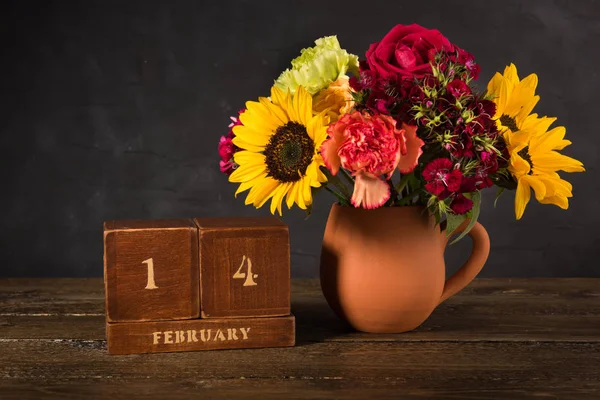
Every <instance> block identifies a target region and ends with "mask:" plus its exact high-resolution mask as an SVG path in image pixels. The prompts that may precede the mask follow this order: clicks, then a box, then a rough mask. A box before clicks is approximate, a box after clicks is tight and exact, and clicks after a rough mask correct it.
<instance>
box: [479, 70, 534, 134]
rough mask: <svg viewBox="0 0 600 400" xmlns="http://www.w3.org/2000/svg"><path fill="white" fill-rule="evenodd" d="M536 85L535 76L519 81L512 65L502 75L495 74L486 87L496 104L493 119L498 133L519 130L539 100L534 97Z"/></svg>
mask: <svg viewBox="0 0 600 400" xmlns="http://www.w3.org/2000/svg"><path fill="white" fill-rule="evenodd" d="M537 84H538V77H537V75H536V74H531V75H529V76H527V77H526V78H525V79H523V80H520V79H519V75H518V74H517V67H515V65H514V64H510V65H509V66H508V67H506V68H505V69H504V74H502V75H500V73H499V72H496V74H495V75H494V76H493V77H492V79H491V80H490V82H489V83H488V86H487V93H488V95H490V96H491V97H492V100H493V101H494V103H496V115H494V118H493V119H494V120H495V121H496V124H497V126H498V130H500V132H502V133H504V132H506V131H508V130H510V131H513V132H516V131H518V130H519V129H521V127H522V125H523V123H524V122H525V119H526V118H527V116H528V115H529V114H530V113H531V111H532V110H533V108H534V107H535V105H536V104H537V102H538V101H539V100H540V96H536V95H535V89H536V87H537Z"/></svg>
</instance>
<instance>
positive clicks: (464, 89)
mask: <svg viewBox="0 0 600 400" xmlns="http://www.w3.org/2000/svg"><path fill="white" fill-rule="evenodd" d="M446 89H447V90H448V92H450V94H451V95H452V96H454V97H455V98H457V99H458V98H460V97H462V96H465V95H468V94H471V88H470V87H469V85H467V84H466V83H465V81H463V80H460V79H454V80H452V82H450V83H449V84H448V86H446Z"/></svg>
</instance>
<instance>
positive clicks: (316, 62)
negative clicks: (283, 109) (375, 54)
mask: <svg viewBox="0 0 600 400" xmlns="http://www.w3.org/2000/svg"><path fill="white" fill-rule="evenodd" d="M315 45H316V46H314V47H309V48H306V49H302V50H301V54H300V56H298V57H296V58H295V59H294V60H293V61H292V68H291V69H289V68H288V69H286V70H285V71H283V73H281V75H280V76H279V78H277V80H276V81H275V86H277V87H278V88H280V89H282V90H283V91H284V92H285V91H287V90H289V91H290V92H291V93H292V94H293V93H294V92H295V91H296V89H297V88H298V86H302V87H304V88H305V89H306V90H307V91H308V93H310V94H311V95H315V94H317V93H318V92H319V91H321V90H323V89H325V88H327V87H329V85H330V84H331V83H332V82H335V81H337V80H338V79H340V78H343V77H345V76H346V75H347V73H348V72H351V73H353V74H355V75H358V56H355V55H353V54H350V53H348V52H347V51H346V50H344V49H342V48H341V47H340V43H339V41H338V39H337V37H336V36H326V37H322V38H320V39H317V40H315Z"/></svg>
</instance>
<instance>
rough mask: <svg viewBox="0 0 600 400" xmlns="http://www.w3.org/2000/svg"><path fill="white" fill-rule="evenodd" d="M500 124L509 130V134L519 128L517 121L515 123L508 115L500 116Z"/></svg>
mask: <svg viewBox="0 0 600 400" xmlns="http://www.w3.org/2000/svg"><path fill="white" fill-rule="evenodd" d="M500 122H501V123H502V125H504V126H505V127H507V128H508V129H510V130H511V132H516V131H518V130H519V127H518V126H517V121H515V119H514V118H513V117H511V116H509V115H506V114H502V116H501V117H500Z"/></svg>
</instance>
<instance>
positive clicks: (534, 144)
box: [504, 114, 585, 219]
mask: <svg viewBox="0 0 600 400" xmlns="http://www.w3.org/2000/svg"><path fill="white" fill-rule="evenodd" d="M555 120H556V118H548V117H542V118H538V116H537V114H532V115H530V116H529V117H527V118H526V119H525V120H524V121H523V128H522V129H521V130H519V131H517V132H512V131H511V130H509V131H508V132H507V133H505V135H504V137H505V139H506V143H507V146H508V151H509V153H510V163H509V167H508V170H509V172H510V173H511V174H512V175H513V177H514V178H515V180H516V181H517V191H516V194H515V213H516V216H517V219H521V217H522V216H523V212H524V211H525V207H526V206H527V203H529V200H530V197H531V189H533V191H534V192H535V198H536V199H537V201H539V202H540V203H542V204H554V205H557V206H558V207H560V208H562V209H565V210H566V209H567V208H569V200H568V198H569V197H573V194H572V192H571V191H572V189H573V187H572V186H571V184H570V183H569V182H567V181H565V180H564V179H561V177H560V176H559V175H558V173H557V171H564V172H582V171H585V169H584V168H583V164H582V163H581V162H580V161H578V160H576V159H574V158H571V157H567V156H565V155H563V154H560V153H559V152H558V150H562V149H564V148H565V147H567V146H568V145H570V144H571V142H570V141H568V140H565V139H564V137H565V133H566V129H565V127H563V126H558V127H555V128H553V129H550V130H548V128H549V127H550V125H552V123H553V122H554V121H555Z"/></svg>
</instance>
